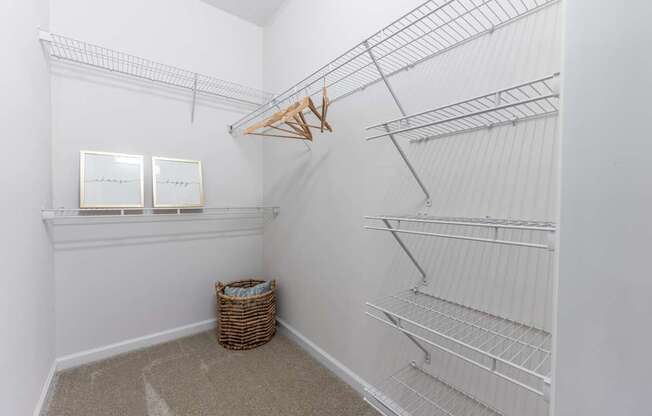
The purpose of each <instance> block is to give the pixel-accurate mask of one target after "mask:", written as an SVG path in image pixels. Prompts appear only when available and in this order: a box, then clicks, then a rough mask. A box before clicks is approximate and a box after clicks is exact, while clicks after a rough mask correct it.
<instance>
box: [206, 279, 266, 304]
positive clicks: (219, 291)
mask: <svg viewBox="0 0 652 416" xmlns="http://www.w3.org/2000/svg"><path fill="white" fill-rule="evenodd" d="M242 282H260V283H265V282H266V280H260V279H241V280H234V281H233V282H229V283H222V282H217V283H216V284H215V288H216V289H217V296H219V297H220V298H222V299H227V300H235V301H238V300H255V299H260V298H264V297H269V296H270V295H272V294H274V292H275V291H276V279H272V280H270V282H272V290H270V291H269V292H265V293H261V294H260V295H254V296H245V297H240V296H227V295H225V294H224V289H225V288H226V287H227V286H229V285H232V284H234V283H242Z"/></svg>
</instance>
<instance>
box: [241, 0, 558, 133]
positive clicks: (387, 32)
mask: <svg viewBox="0 0 652 416" xmlns="http://www.w3.org/2000/svg"><path fill="white" fill-rule="evenodd" d="M557 1H558V0H430V1H427V2H426V3H424V4H422V5H421V6H419V7H417V8H416V9H414V10H412V11H411V12H409V13H407V14H405V15H404V16H402V17H401V18H399V19H397V20H396V21H394V22H393V23H392V24H390V25H389V26H387V27H385V28H384V29H382V30H380V31H378V32H377V33H376V34H374V35H373V36H371V37H369V38H368V39H366V40H364V41H363V42H360V43H359V44H357V45H356V46H354V47H352V48H351V49H349V50H348V51H347V52H345V53H344V54H342V55H340V56H338V57H337V58H335V59H333V60H332V61H330V62H329V63H327V64H326V65H324V66H323V67H321V68H319V69H318V70H317V71H315V72H313V73H312V74H310V75H308V76H307V77H306V78H304V79H303V80H301V81H299V82H297V83H296V84H294V85H293V86H291V87H290V88H288V89H286V90H285V91H283V92H282V93H280V94H278V95H276V96H275V97H274V98H273V99H271V100H270V101H269V102H267V103H265V104H264V105H262V106H260V107H259V108H257V109H256V110H254V111H252V112H251V113H250V114H248V115H246V116H244V117H242V118H241V119H240V120H238V121H236V122H235V123H233V124H232V126H231V131H232V133H234V134H239V133H240V132H241V130H242V129H243V128H244V127H246V126H247V125H250V124H253V123H255V122H257V121H260V120H262V119H264V118H267V117H269V116H270V115H271V114H272V113H274V112H276V111H278V109H279V108H285V107H287V106H288V105H290V104H292V103H293V102H295V101H298V99H299V98H301V97H303V96H306V95H308V96H318V95H320V94H321V89H322V87H323V86H324V83H325V85H326V86H327V87H328V91H329V95H330V97H331V101H336V100H338V99H340V98H343V97H345V96H348V95H350V94H352V93H355V92H357V91H361V90H363V89H364V88H366V87H368V86H370V85H372V84H375V83H377V82H379V81H382V80H384V79H385V78H386V77H390V76H392V75H394V74H396V73H398V72H400V71H403V70H405V69H409V68H411V67H413V66H415V65H417V64H419V63H421V62H423V61H426V60H428V59H430V58H432V57H434V56H437V55H439V54H441V53H444V52H446V51H449V50H451V49H453V48H455V47H457V46H460V45H462V44H465V43H466V42H469V41H471V40H473V39H476V38H478V37H480V36H483V35H486V34H490V33H493V32H494V31H495V30H497V29H499V28H501V27H503V26H505V25H507V24H508V23H511V22H513V21H515V20H517V19H520V18H522V17H523V16H526V15H528V14H530V13H533V12H536V11H538V10H541V9H542V8H545V7H547V6H549V5H552V4H554V3H557Z"/></svg>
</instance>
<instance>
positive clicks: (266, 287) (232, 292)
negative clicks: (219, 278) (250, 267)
mask: <svg viewBox="0 0 652 416" xmlns="http://www.w3.org/2000/svg"><path fill="white" fill-rule="evenodd" d="M270 290H272V282H264V283H259V284H257V285H256V286H252V287H231V286H227V287H225V288H224V294H225V295H226V296H233V297H236V298H246V297H249V296H256V295H262V294H263V293H266V292H269V291H270Z"/></svg>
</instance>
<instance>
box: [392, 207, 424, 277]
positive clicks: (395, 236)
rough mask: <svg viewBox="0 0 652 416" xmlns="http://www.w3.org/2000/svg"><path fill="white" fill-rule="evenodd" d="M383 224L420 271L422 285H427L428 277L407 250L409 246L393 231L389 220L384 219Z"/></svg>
mask: <svg viewBox="0 0 652 416" xmlns="http://www.w3.org/2000/svg"><path fill="white" fill-rule="evenodd" d="M383 223H384V224H385V226H386V227H387V228H388V229H389V231H391V233H392V236H394V239H395V240H396V242H397V243H398V245H399V246H401V248H402V249H403V251H405V254H407V256H408V257H409V258H410V260H412V264H414V267H416V268H417V269H418V270H419V274H421V283H422V284H423V285H425V284H427V283H428V277H427V275H426V271H425V270H424V269H423V267H421V265H420V264H419V262H418V261H417V259H415V258H414V256H413V255H412V252H411V251H410V249H409V248H407V246H406V245H405V243H404V242H403V240H402V239H401V237H399V236H398V234H397V233H396V232H395V231H393V229H394V227H392V224H390V222H389V221H388V220H386V219H383Z"/></svg>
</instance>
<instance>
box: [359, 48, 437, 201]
mask: <svg viewBox="0 0 652 416" xmlns="http://www.w3.org/2000/svg"><path fill="white" fill-rule="evenodd" d="M364 46H365V48H366V49H367V53H368V54H369V57H370V58H371V60H372V61H373V63H374V66H375V67H376V69H377V70H378V74H379V75H380V77H381V78H382V80H383V82H384V83H385V86H386V87H387V90H389V93H390V94H391V96H392V98H393V99H394V102H395V103H396V106H397V107H398V109H399V111H400V112H401V115H402V116H403V117H405V116H406V115H407V113H406V112H405V110H404V109H403V105H401V102H400V101H399V99H398V97H397V96H396V93H395V92H394V89H393V88H392V84H390V82H389V79H387V76H386V75H385V72H384V71H383V69H382V68H381V67H380V64H379V63H378V60H377V59H376V55H375V54H374V52H373V50H372V49H371V47H370V46H369V42H368V41H365V42H364ZM386 129H387V131H389V127H386ZM388 136H389V139H390V140H391V141H392V143H393V144H394V147H395V148H396V151H398V153H399V155H401V158H402V159H403V161H404V162H405V164H406V165H407V167H408V169H409V170H410V173H412V176H413V177H414V179H415V180H416V181H417V183H418V184H419V187H420V188H421V190H422V191H423V193H424V194H425V195H426V206H427V207H429V206H430V205H431V204H432V201H431V199H430V192H428V189H427V188H426V186H425V185H424V184H423V182H422V181H421V178H420V177H419V174H417V172H416V170H415V169H414V166H412V163H410V160H409V159H408V157H407V155H406V154H405V152H404V151H403V149H402V148H401V146H400V145H399V144H398V142H397V141H396V138H395V137H394V135H393V134H388Z"/></svg>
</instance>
